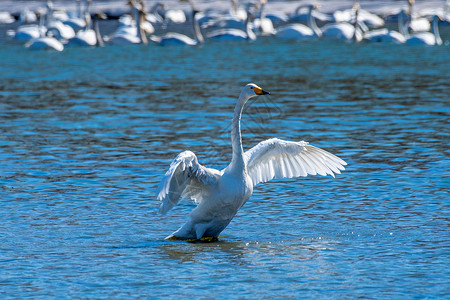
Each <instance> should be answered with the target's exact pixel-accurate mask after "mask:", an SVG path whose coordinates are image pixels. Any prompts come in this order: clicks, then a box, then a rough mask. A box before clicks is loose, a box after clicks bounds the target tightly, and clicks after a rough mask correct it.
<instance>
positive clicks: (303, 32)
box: [275, 5, 322, 40]
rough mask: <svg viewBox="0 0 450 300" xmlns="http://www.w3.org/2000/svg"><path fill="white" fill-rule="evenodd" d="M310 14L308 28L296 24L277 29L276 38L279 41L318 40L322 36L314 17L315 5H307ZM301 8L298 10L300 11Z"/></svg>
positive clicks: (308, 14)
mask: <svg viewBox="0 0 450 300" xmlns="http://www.w3.org/2000/svg"><path fill="white" fill-rule="evenodd" d="M306 7H307V8H308V13H307V17H306V18H307V23H308V26H306V25H303V24H299V23H294V24H289V25H286V26H282V27H281V28H279V29H277V31H276V33H275V36H276V37H277V38H279V39H284V40H303V39H311V38H317V37H320V36H321V35H322V32H321V30H320V29H319V28H318V27H317V25H316V22H315V20H314V17H313V15H312V13H313V11H314V10H315V6H314V5H307V6H306ZM300 8H301V7H299V8H298V9H297V10H300Z"/></svg>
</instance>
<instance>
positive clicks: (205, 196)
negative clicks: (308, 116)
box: [156, 83, 346, 240]
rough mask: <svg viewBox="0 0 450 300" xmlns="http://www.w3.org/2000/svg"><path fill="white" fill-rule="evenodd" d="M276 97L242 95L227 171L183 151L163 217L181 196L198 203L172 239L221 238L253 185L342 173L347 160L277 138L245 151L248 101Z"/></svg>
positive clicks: (250, 90) (160, 193) (166, 184)
mask: <svg viewBox="0 0 450 300" xmlns="http://www.w3.org/2000/svg"><path fill="white" fill-rule="evenodd" d="M266 94H270V93H268V92H266V91H264V90H263V89H261V88H260V87H258V86H257V85H255V84H253V83H249V84H247V85H246V86H245V87H244V88H243V89H242V91H241V94H240V96H239V99H238V100H237V104H236V107H235V110H234V116H233V121H232V129H231V142H232V159H231V163H230V164H229V165H228V166H227V167H226V168H225V169H223V170H222V171H219V170H215V169H211V168H206V167H204V166H202V165H201V164H200V163H199V162H198V161H197V157H196V155H195V154H194V153H193V152H191V151H188V150H187V151H184V152H181V153H180V154H179V155H178V156H177V157H176V158H175V160H174V161H173V162H172V163H171V165H170V167H169V170H168V171H167V172H166V174H165V175H164V177H163V178H162V180H161V183H160V184H159V187H158V189H157V193H156V194H157V199H158V200H160V201H161V205H160V213H162V214H166V213H167V212H168V211H169V210H170V209H171V208H172V207H174V206H175V205H176V204H177V203H178V201H179V199H180V198H190V199H192V200H194V201H195V202H197V203H198V205H197V207H196V208H195V209H194V210H193V211H192V212H191V213H190V215H189V219H188V221H187V222H186V224H184V225H183V226H182V227H180V228H179V229H178V230H177V231H175V232H173V233H172V234H170V235H169V236H168V237H166V239H168V240H200V239H202V238H203V239H212V240H217V238H218V236H219V234H220V233H221V232H222V231H223V230H224V229H225V227H227V225H228V224H229V223H230V221H231V219H232V218H233V217H234V216H235V215H236V213H237V212H238V210H239V209H240V208H241V207H242V206H243V205H244V204H245V202H247V200H248V199H249V198H250V196H251V195H252V193H253V187H254V186H255V185H257V184H258V183H261V182H266V181H269V180H271V179H275V178H292V177H298V176H307V175H308V174H311V175H316V174H320V175H324V176H325V175H327V174H329V175H331V176H333V177H334V173H336V174H340V170H344V169H345V168H344V165H346V162H344V161H343V160H342V159H340V158H338V157H337V156H335V155H333V154H331V153H329V152H327V151H325V150H322V149H320V148H317V147H314V146H312V145H309V144H308V143H307V142H304V141H301V142H290V141H283V140H280V139H277V138H273V139H269V140H266V141H263V142H260V143H259V144H257V145H256V146H255V147H253V148H252V149H250V150H248V151H246V152H244V151H243V148H242V139H241V129H240V119H241V114H242V110H243V108H244V105H245V103H246V102H247V100H249V99H250V98H253V97H256V96H258V95H266Z"/></svg>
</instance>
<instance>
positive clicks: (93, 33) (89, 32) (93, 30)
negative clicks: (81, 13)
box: [67, 13, 106, 46]
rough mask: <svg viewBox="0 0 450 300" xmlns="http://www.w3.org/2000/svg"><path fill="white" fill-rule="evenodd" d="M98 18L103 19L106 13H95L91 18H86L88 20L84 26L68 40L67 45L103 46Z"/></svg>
mask: <svg viewBox="0 0 450 300" xmlns="http://www.w3.org/2000/svg"><path fill="white" fill-rule="evenodd" d="M99 19H102V20H105V19H106V15H105V14H103V13H96V14H95V15H94V17H93V18H92V20H90V19H89V20H86V21H87V22H88V23H87V25H86V28H85V29H82V30H80V31H78V32H77V34H76V35H75V37H73V38H71V39H70V40H69V41H68V43H67V46H96V45H97V46H103V38H102V36H101V34H100V28H99V24H98V22H99Z"/></svg>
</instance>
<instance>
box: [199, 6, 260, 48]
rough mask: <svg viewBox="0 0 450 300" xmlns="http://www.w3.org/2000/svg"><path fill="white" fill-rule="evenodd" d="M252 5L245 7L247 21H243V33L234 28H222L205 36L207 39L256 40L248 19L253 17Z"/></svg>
mask: <svg viewBox="0 0 450 300" xmlns="http://www.w3.org/2000/svg"><path fill="white" fill-rule="evenodd" d="M252 8H254V4H252V3H251V4H249V5H248V7H247V19H246V20H245V31H243V30H241V29H235V28H223V29H218V30H215V31H212V32H210V33H208V34H207V37H208V39H210V40H213V41H241V40H251V41H254V40H256V34H255V33H254V32H253V30H252V28H251V27H252V25H251V23H250V18H252V17H253V12H252V11H251V10H252Z"/></svg>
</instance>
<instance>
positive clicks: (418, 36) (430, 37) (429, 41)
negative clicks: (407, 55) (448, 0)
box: [403, 15, 442, 46]
mask: <svg viewBox="0 0 450 300" xmlns="http://www.w3.org/2000/svg"><path fill="white" fill-rule="evenodd" d="M439 20H440V17H439V16H437V15H435V16H433V21H432V25H431V32H417V33H413V34H409V33H408V30H407V28H408V23H407V24H406V25H405V26H404V27H403V33H404V35H405V37H406V44H409V45H428V46H439V45H442V39H441V36H440V35H439V28H438V22H439Z"/></svg>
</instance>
